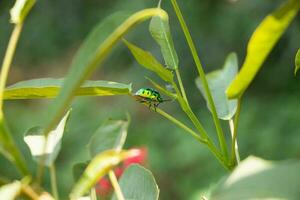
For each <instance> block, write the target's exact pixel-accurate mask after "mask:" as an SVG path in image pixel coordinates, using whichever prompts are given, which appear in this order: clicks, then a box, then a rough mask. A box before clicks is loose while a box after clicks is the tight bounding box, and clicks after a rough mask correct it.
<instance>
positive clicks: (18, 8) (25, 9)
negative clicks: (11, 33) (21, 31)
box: [10, 0, 36, 24]
mask: <svg viewBox="0 0 300 200" xmlns="http://www.w3.org/2000/svg"><path fill="white" fill-rule="evenodd" d="M35 2H36V0H17V1H16V2H15V5H14V7H13V8H12V9H11V10H10V21H11V22H12V23H14V24H19V23H22V22H23V21H24V19H25V18H26V16H27V15H28V13H29V11H30V10H31V8H32V7H33V6H34V4H35Z"/></svg>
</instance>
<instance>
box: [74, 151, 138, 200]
mask: <svg viewBox="0 0 300 200" xmlns="http://www.w3.org/2000/svg"><path fill="white" fill-rule="evenodd" d="M136 154H137V152H136V150H129V151H125V150H122V151H116V150H108V151H104V152H102V153H100V154H98V155H97V156H96V157H94V158H93V159H92V161H91V162H90V163H89V164H88V166H87V168H86V169H85V170H84V172H83V174H82V176H81V177H80V179H79V180H78V182H77V183H76V184H75V186H74V187H73V189H72V191H71V194H70V198H71V199H77V198H78V197H81V196H83V195H84V194H86V192H88V191H89V189H90V188H91V187H93V186H94V185H95V184H96V182H97V181H98V180H99V179H100V178H101V177H103V176H104V175H105V174H107V173H108V171H109V170H111V169H112V168H113V167H115V166H117V165H118V164H119V163H120V162H121V161H122V160H124V159H126V158H128V157H131V156H135V155H136Z"/></svg>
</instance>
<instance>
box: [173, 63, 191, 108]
mask: <svg viewBox="0 0 300 200" xmlns="http://www.w3.org/2000/svg"><path fill="white" fill-rule="evenodd" d="M175 73H176V76H177V80H178V83H179V88H180V91H181V94H182V97H183V99H184V100H185V101H186V103H187V104H189V102H188V99H187V97H186V93H185V90H184V87H183V83H182V80H181V76H180V72H179V70H178V68H176V69H175Z"/></svg>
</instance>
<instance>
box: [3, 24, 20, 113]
mask: <svg viewBox="0 0 300 200" xmlns="http://www.w3.org/2000/svg"><path fill="white" fill-rule="evenodd" d="M22 27H23V24H22V23H21V24H16V25H15V27H14V30H13V32H12V34H11V36H10V39H9V42H8V46H7V50H6V53H5V56H4V59H3V63H2V68H1V75H0V110H2V107H3V95H4V89H5V84H6V80H7V76H8V72H9V69H10V66H11V63H12V60H13V57H14V54H15V51H16V47H17V43H18V40H19V37H20V34H21V31H22Z"/></svg>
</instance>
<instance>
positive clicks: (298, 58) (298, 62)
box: [295, 49, 300, 75]
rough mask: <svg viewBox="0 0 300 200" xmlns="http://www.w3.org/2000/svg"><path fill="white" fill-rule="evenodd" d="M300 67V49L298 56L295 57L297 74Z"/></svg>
mask: <svg viewBox="0 0 300 200" xmlns="http://www.w3.org/2000/svg"><path fill="white" fill-rule="evenodd" d="M299 69H300V49H298V51H297V54H296V58H295V75H296V74H297V71H298V70H299Z"/></svg>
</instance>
